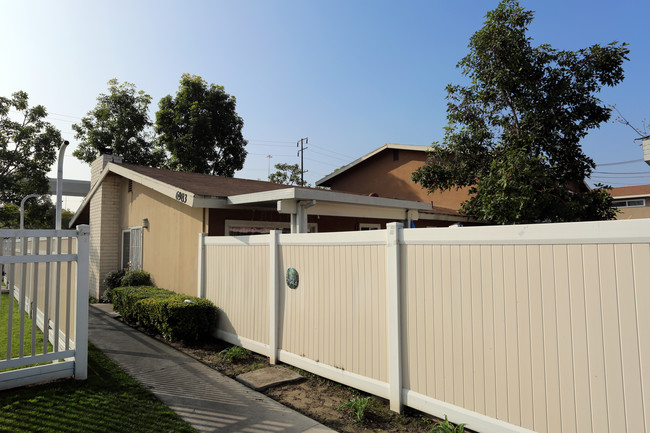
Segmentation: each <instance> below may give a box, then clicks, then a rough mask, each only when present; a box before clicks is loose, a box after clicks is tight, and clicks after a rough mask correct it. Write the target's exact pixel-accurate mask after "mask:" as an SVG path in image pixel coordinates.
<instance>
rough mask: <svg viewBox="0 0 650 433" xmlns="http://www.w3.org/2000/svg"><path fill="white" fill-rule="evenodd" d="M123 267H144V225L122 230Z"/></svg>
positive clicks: (134, 268)
mask: <svg viewBox="0 0 650 433" xmlns="http://www.w3.org/2000/svg"><path fill="white" fill-rule="evenodd" d="M122 269H129V270H136V269H142V227H132V228H130V229H127V230H123V231H122Z"/></svg>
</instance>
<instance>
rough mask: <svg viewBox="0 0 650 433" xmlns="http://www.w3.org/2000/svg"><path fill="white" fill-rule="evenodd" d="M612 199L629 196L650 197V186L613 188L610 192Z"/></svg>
mask: <svg viewBox="0 0 650 433" xmlns="http://www.w3.org/2000/svg"><path fill="white" fill-rule="evenodd" d="M609 193H610V194H611V196H612V197H626V196H628V195H650V185H636V186H621V187H619V188H612V189H611V191H610V192H609Z"/></svg>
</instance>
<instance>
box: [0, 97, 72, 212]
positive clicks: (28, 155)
mask: <svg viewBox="0 0 650 433" xmlns="http://www.w3.org/2000/svg"><path fill="white" fill-rule="evenodd" d="M46 117H47V110H46V109H45V107H43V106H42V105H36V106H34V107H30V106H29V97H28V95H27V93H26V92H22V91H20V92H15V93H14V94H12V95H11V98H6V97H0V204H2V205H7V204H10V203H13V204H20V201H21V200H22V198H23V197H24V196H26V195H28V194H47V192H48V189H49V184H48V180H47V172H48V171H49V170H50V167H51V166H52V164H54V163H55V162H56V158H57V151H58V149H59V147H61V144H62V143H63V140H62V139H61V132H59V130H58V129H56V128H55V127H54V126H52V125H51V124H50V123H49V122H46V121H45V119H46Z"/></svg>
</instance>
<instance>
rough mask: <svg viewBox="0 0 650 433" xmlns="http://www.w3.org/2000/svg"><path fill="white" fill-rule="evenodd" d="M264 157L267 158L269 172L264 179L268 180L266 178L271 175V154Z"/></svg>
mask: <svg viewBox="0 0 650 433" xmlns="http://www.w3.org/2000/svg"><path fill="white" fill-rule="evenodd" d="M266 157H267V158H268V159H269V174H268V177H267V179H266V180H268V178H269V177H271V158H273V156H271V155H266Z"/></svg>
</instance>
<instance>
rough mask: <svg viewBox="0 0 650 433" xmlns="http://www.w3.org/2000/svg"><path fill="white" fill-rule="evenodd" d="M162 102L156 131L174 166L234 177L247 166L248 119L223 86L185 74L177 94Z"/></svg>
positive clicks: (185, 169) (190, 170) (191, 170)
mask: <svg viewBox="0 0 650 433" xmlns="http://www.w3.org/2000/svg"><path fill="white" fill-rule="evenodd" d="M158 105H159V108H160V109H159V111H158V112H157V113H156V131H157V132H158V134H159V137H158V139H159V142H160V143H161V144H162V145H164V147H165V148H166V149H167V150H168V151H169V153H170V154H171V159H170V161H169V166H170V168H173V169H176V170H180V171H188V172H194V173H206V174H212V175H218V176H228V177H232V176H234V174H235V171H237V170H240V169H241V168H242V167H243V166H244V160H245V159H246V150H244V147H245V146H246V144H247V141H246V140H244V137H243V135H242V132H241V130H242V127H243V126H244V121H243V120H242V118H241V117H239V116H238V115H237V113H236V112H235V106H236V99H235V97H234V96H230V95H229V94H227V93H226V92H225V91H224V88H223V86H217V85H214V84H210V85H208V83H207V82H206V81H205V80H203V79H202V78H201V77H198V76H195V75H190V74H183V76H182V77H181V80H180V86H179V88H178V92H177V93H176V96H175V97H172V96H171V95H167V96H165V97H164V98H162V99H161V100H160V103H159V104H158Z"/></svg>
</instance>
